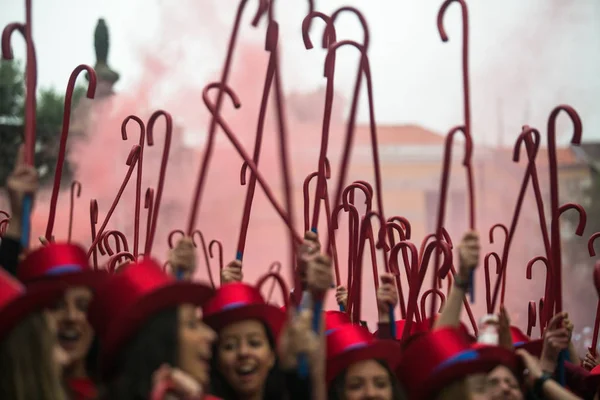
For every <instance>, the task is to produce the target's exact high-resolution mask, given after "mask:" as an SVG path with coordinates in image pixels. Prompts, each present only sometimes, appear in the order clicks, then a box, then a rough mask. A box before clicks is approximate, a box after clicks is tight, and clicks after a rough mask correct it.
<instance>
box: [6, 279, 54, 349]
mask: <svg viewBox="0 0 600 400" xmlns="http://www.w3.org/2000/svg"><path fill="white" fill-rule="evenodd" d="M63 291H64V288H63V287H61V285H54V286H52V287H44V288H33V289H31V290H27V289H26V288H25V286H23V285H22V284H21V283H20V282H19V281H17V280H16V279H14V278H13V277H12V276H10V275H9V274H8V273H7V272H6V271H4V270H3V269H2V268H0V321H1V323H0V339H2V337H4V336H5V335H7V334H8V333H9V332H10V331H11V330H12V329H13V328H14V327H15V326H16V325H17V324H18V323H19V322H21V321H22V320H23V319H24V318H26V317H27V316H28V315H30V314H31V313H33V312H35V311H39V310H43V309H44V308H46V307H48V306H49V305H50V304H51V303H52V302H54V301H55V300H58V299H59V298H60V296H61V295H62V293H63Z"/></svg>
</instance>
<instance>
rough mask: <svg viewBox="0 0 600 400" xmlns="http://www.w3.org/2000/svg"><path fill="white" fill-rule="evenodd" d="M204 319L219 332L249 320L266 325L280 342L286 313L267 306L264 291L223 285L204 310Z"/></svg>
mask: <svg viewBox="0 0 600 400" xmlns="http://www.w3.org/2000/svg"><path fill="white" fill-rule="evenodd" d="M202 311H203V317H202V319H203V320H204V322H206V324H208V325H209V326H210V327H211V328H213V329H214V330H215V331H217V332H218V331H220V330H221V329H223V328H224V327H226V326H227V325H230V324H232V323H235V322H240V321H244V320H248V319H257V320H259V321H261V322H264V323H265V324H266V325H267V327H268V328H269V329H270V330H271V333H272V334H273V337H274V338H275V339H276V340H277V338H279V334H280V333H281V330H282V328H283V325H284V324H285V320H286V313H285V311H282V310H281V309H280V308H279V307H276V306H274V305H271V304H267V302H266V301H265V299H264V298H263V296H262V294H261V293H260V291H259V290H258V289H257V288H256V287H254V286H251V285H248V284H246V283H242V282H232V283H228V284H226V285H223V286H221V287H220V288H219V289H217V291H216V292H215V294H214V296H213V297H212V298H211V299H210V300H209V301H208V302H207V303H206V304H205V305H204V307H203V308H202Z"/></svg>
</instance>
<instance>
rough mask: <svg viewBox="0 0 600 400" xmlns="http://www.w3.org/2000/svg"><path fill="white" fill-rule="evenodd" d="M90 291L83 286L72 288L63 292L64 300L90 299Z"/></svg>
mask: <svg viewBox="0 0 600 400" xmlns="http://www.w3.org/2000/svg"><path fill="white" fill-rule="evenodd" d="M91 298H92V290H91V289H90V288H88V287H85V286H73V287H70V288H68V289H67V290H66V291H65V299H91Z"/></svg>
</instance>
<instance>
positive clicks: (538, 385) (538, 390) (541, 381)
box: [532, 372, 552, 398]
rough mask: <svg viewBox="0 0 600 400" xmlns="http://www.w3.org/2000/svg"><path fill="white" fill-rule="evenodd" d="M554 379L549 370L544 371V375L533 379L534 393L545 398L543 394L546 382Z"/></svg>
mask: <svg viewBox="0 0 600 400" xmlns="http://www.w3.org/2000/svg"><path fill="white" fill-rule="evenodd" d="M551 379H552V375H551V374H548V373H547V372H544V373H542V375H540V376H539V377H538V378H536V379H535V380H534V381H533V387H532V389H533V393H534V394H535V395H536V396H537V397H538V398H543V397H544V396H543V394H544V385H545V384H546V382H548V381H549V380H551Z"/></svg>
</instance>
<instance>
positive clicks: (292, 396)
mask: <svg viewBox="0 0 600 400" xmlns="http://www.w3.org/2000/svg"><path fill="white" fill-rule="evenodd" d="M285 386H286V388H287V393H288V397H287V398H288V399H289V400H305V399H310V398H312V385H311V382H310V376H307V377H306V378H301V377H300V376H298V374H297V373H296V371H285Z"/></svg>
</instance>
